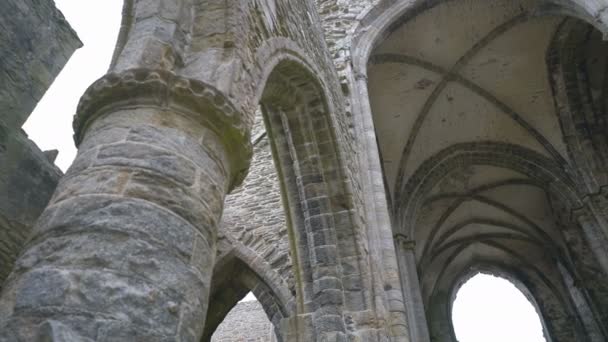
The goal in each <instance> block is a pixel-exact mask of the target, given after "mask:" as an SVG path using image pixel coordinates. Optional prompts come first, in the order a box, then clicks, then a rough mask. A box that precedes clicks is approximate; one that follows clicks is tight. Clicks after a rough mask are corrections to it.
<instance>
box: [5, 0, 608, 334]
mask: <svg viewBox="0 0 608 342" xmlns="http://www.w3.org/2000/svg"><path fill="white" fill-rule="evenodd" d="M11 4H12V3H11ZM606 8H608V1H606V0H596V1H582V0H546V1H534V0H517V1H507V0H493V1H483V0H454V1H441V0H402V1H395V0H316V1H312V0H303V1H291V0H248V1H224V0H211V1H198V0H196V1H190V0H177V1H170V2H167V1H162V0H146V1H135V0H127V1H125V7H124V13H123V14H124V16H123V27H122V30H121V34H120V36H119V39H118V43H117V47H116V51H115V55H114V60H113V62H112V66H111V68H110V71H109V72H108V74H107V75H105V76H104V77H102V78H101V79H100V80H98V81H97V82H95V83H94V84H93V85H92V86H91V87H90V88H89V89H88V90H87V92H86V93H85V94H84V95H83V97H82V100H81V103H80V105H79V108H78V113H77V116H76V119H75V122H74V128H75V138H76V142H77V144H78V145H79V154H78V157H77V159H76V160H75V161H74V164H73V165H72V167H71V168H70V169H69V170H68V172H67V173H66V175H65V176H63V178H62V179H61V181H60V183H59V185H58V186H57V188H56V190H55V192H54V195H53V197H52V199H51V201H50V204H49V205H48V206H47V207H46V209H45V210H44V212H43V213H42V214H41V215H40V217H39V218H38V220H37V223H36V224H35V229H34V231H33V234H32V235H31V239H30V240H29V243H28V244H27V245H26V246H25V247H24V248H20V247H18V246H17V245H16V244H15V243H13V242H10V243H8V244H5V245H6V246H9V247H10V248H11V250H13V251H15V253H16V252H18V253H19V254H20V257H19V258H18V260H17V261H16V262H15V264H14V271H13V273H12V274H11V275H10V276H9V277H8V280H7V282H6V285H5V288H4V289H3V293H2V296H1V297H0V340H2V341H4V340H6V341H17V340H28V341H30V340H31V341H45V340H52V341H55V340H57V341H58V340H74V341H81V340H96V341H122V340H125V341H169V340H171V341H175V340H178V341H199V340H201V338H202V339H203V340H210V339H212V338H211V336H212V335H213V334H214V333H215V335H213V336H214V337H213V339H214V341H215V340H218V341H228V340H230V341H232V340H236V341H238V340H239V339H243V340H256V339H257V340H263V339H264V338H265V337H264V336H269V335H270V334H271V333H272V332H274V338H276V340H277V341H289V342H292V341H293V342H296V341H298V342H301V341H319V342H321V341H365V342H380V341H416V342H418V341H420V342H426V341H442V342H443V341H445V342H453V341H454V339H455V335H454V331H453V327H452V325H451V319H450V317H449V315H450V312H448V308H449V307H450V305H451V303H452V301H453V299H454V294H455V293H456V291H457V289H458V287H459V286H460V285H461V284H462V283H463V282H464V281H466V279H468V277H470V276H471V275H472V274H473V273H475V272H478V271H482V272H489V273H493V274H498V275H501V276H503V277H505V278H508V279H510V280H512V281H513V282H514V283H515V284H516V285H517V286H518V287H519V288H520V289H522V291H523V292H524V293H525V294H526V296H527V297H528V298H529V299H530V301H531V302H533V303H534V304H535V306H536V308H537V309H538V312H539V313H540V315H541V318H542V321H543V326H544V329H545V334H546V336H548V337H549V338H550V339H551V340H552V341H556V342H561V341H592V342H602V341H604V340H606V339H607V338H608V326H607V325H606V322H608V316H606V315H607V313H608V311H607V309H606V308H608V285H607V284H608V249H607V248H606V246H608V200H607V198H608V196H607V191H606V189H607V188H608V184H607V181H608V174H607V172H606V170H608V164H607V163H606V161H607V160H608V158H607V156H608V145H607V144H606V132H607V130H606V123H607V122H608V121H607V120H606V113H605V111H606V106H605V103H604V102H605V98H607V94H606V92H607V91H608V90H607V89H608V88H607V87H606V86H605V85H606V84H607V82H606V80H605V78H606V77H605V75H606V72H605V71H606V69H607V68H608V67H607V65H608V64H607V63H606V61H607V60H608V48H607V46H608V45H606V43H605V42H603V40H602V37H605V36H606V34H607V33H608V25H607V21H606V20H607V19H608V12H607V11H605V9H606ZM10 22H12V21H9V23H10ZM8 29H9V30H12V31H11V32H15V30H17V31H18V28H10V27H9V28H8ZM7 36H11V35H10V34H8V35H7ZM36 46H38V45H36ZM40 46H45V45H44V44H40ZM33 53H34V55H35V54H42V55H44V54H43V53H42V52H36V51H34V52H33ZM8 69H9V72H11V71H12V70H11V67H10V66H9V67H8ZM28 70H34V71H35V70H36V69H35V68H34V67H30V69H28ZM8 89H17V88H11V87H8ZM22 145H23V146H30V145H27V144H25V143H22ZM20 146H21V145H20ZM32 155H36V156H39V158H38V157H36V158H37V159H36V162H37V163H42V164H44V163H46V164H50V163H49V161H48V159H47V157H49V158H50V159H52V153H48V154H47V155H45V154H42V153H38V154H36V153H33V154H32ZM22 168H23V167H22ZM4 174H8V172H4ZM33 174H34V175H36V174H37V173H36V172H34V173H33ZM30 178H31V177H30ZM45 184H46V183H45ZM49 184H50V183H49ZM52 188H53V187H52V186H50V187H46V188H44V189H45V190H48V191H50V190H51V189H52ZM42 202H43V201H41V202H36V207H41V206H43V205H44V204H42ZM2 203H5V204H6V203H10V201H8V200H6V201H4V202H2V201H0V204H2ZM14 206H15V207H18V209H19V210H22V211H24V212H28V210H30V209H31V207H33V206H31V205H30V204H29V203H28V202H27V201H25V202H24V201H21V202H17V204H15V205H14ZM38 213H39V211H31V215H30V216H28V220H29V221H28V222H30V223H29V224H31V222H33V221H34V220H35V219H36V217H37V216H38ZM28 215H29V214H28ZM2 246H4V245H2ZM0 250H1V249H0ZM7 260H8V259H7ZM7 262H8V261H7ZM249 291H252V292H253V293H254V294H255V295H256V297H257V298H258V299H259V300H260V303H259V304H255V306H256V308H255V310H254V311H253V312H255V314H251V312H252V311H250V310H249V309H251V308H249V306H251V305H254V304H237V303H238V301H239V300H240V299H241V298H243V296H245V294H246V293H248V292H249ZM235 305H236V308H235V310H234V311H233V312H232V313H229V311H230V310H231V309H232V308H233V307H235ZM260 308H261V309H263V310H260ZM222 320H226V322H225V324H220V323H221V322H222ZM243 334H244V335H243Z"/></svg>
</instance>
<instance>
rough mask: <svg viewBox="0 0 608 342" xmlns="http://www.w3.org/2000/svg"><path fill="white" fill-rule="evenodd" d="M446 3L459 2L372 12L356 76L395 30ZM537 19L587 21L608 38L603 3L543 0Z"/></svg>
mask: <svg viewBox="0 0 608 342" xmlns="http://www.w3.org/2000/svg"><path fill="white" fill-rule="evenodd" d="M446 1H456V0H416V1H390V0H383V1H381V2H380V3H379V4H377V5H376V6H375V7H372V8H370V9H369V10H368V11H367V13H366V14H365V16H364V17H363V18H362V19H361V20H360V24H359V25H358V27H357V28H356V29H355V33H354V34H353V44H352V46H353V47H352V51H353V53H352V56H353V67H354V69H355V72H356V73H360V74H363V75H366V70H367V66H366V65H367V63H368V60H369V58H370V56H371V53H372V50H373V49H374V47H375V46H376V45H377V44H378V43H379V42H381V41H382V40H383V39H385V38H386V37H387V36H388V35H389V34H390V33H391V32H392V31H393V30H394V29H395V28H397V27H399V26H400V25H402V24H403V23H404V22H406V21H408V20H410V19H412V18H413V17H415V16H416V15H418V14H420V13H421V12H423V11H425V10H427V9H430V8H432V7H434V6H437V5H439V4H441V3H444V2H446ZM539 4H540V5H541V6H539V8H538V12H537V15H566V16H571V17H575V18H579V19H581V20H584V21H586V22H588V23H590V24H591V25H594V26H595V27H596V29H597V30H599V31H600V32H602V33H604V34H608V20H607V18H606V14H605V13H603V12H604V11H603V7H602V6H601V4H600V2H598V1H594V2H589V1H584V0H540V1H539Z"/></svg>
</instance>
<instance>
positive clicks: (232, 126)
mask: <svg viewBox="0 0 608 342" xmlns="http://www.w3.org/2000/svg"><path fill="white" fill-rule="evenodd" d="M138 107H139V108H141V107H155V108H166V109H170V110H171V111H175V112H178V113H181V114H185V115H187V116H188V117H190V118H191V119H194V120H196V121H198V122H200V123H201V124H202V125H204V126H205V127H208V128H209V129H211V130H212V131H214V132H216V133H217V134H218V135H219V136H220V137H221V139H222V142H223V143H224V146H225V148H226V150H227V152H228V156H230V166H231V182H230V188H231V189H232V188H234V187H236V186H238V185H239V184H240V183H241V182H242V181H243V179H244V177H245V175H246V172H247V169H248V168H249V161H250V159H251V155H252V148H251V139H250V127H249V126H250V125H249V123H248V121H247V118H246V115H245V114H243V113H241V112H240V111H239V110H237V109H236V107H235V106H234V105H233V104H232V103H231V102H230V100H228V98H226V96H224V94H222V93H221V92H220V91H219V90H217V89H216V88H215V87H213V86H211V85H209V84H206V83H204V82H201V81H197V80H192V79H188V78H185V77H182V76H179V75H176V74H174V73H172V72H170V71H165V70H150V69H130V70H126V71H123V72H120V73H108V74H106V75H105V76H103V77H102V78H100V79H99V80H97V81H96V82H95V83H93V84H92V85H91V86H90V87H89V88H88V89H87V91H86V92H85V93H84V95H83V96H82V98H81V99H80V103H79V104H78V109H77V113H76V115H75V117H74V122H73V127H74V132H75V133H74V140H75V142H76V145H79V144H80V142H81V141H82V139H83V137H84V134H85V132H86V130H87V128H88V127H89V126H90V125H91V123H92V122H93V121H95V119H97V118H98V117H100V116H102V115H103V114H105V113H109V112H112V111H115V110H117V109H119V108H138Z"/></svg>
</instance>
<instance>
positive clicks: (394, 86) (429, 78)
mask: <svg viewBox="0 0 608 342" xmlns="http://www.w3.org/2000/svg"><path fill="white" fill-rule="evenodd" d="M594 6H595V5H591V4H589V3H587V2H585V3H582V2H574V1H572V2H567V1H557V2H550V1H475V0H458V1H457V0H454V1H417V2H416V1H414V2H396V3H388V2H387V3H381V4H380V5H378V6H377V8H375V9H373V10H371V11H370V12H369V13H368V14H367V16H366V17H365V18H363V19H362V20H361V27H360V30H359V31H358V33H356V34H355V38H354V41H355V47H354V48H353V53H352V55H353V67H354V69H355V70H354V71H355V77H357V80H356V81H357V88H358V89H357V92H358V93H361V94H366V95H367V93H369V97H370V106H369V107H367V106H366V104H365V103H363V104H362V105H361V113H360V115H363V118H362V120H364V121H365V120H369V118H366V116H368V115H369V116H370V117H372V118H373V124H369V125H366V126H367V129H368V130H374V131H375V132H374V133H375V137H376V139H377V144H378V150H379V152H380V159H381V163H382V165H381V170H382V176H383V177H384V185H385V187H386V191H387V193H388V195H387V197H388V198H387V199H388V203H389V205H390V207H391V208H390V210H391V211H392V213H391V216H392V219H393V225H394V226H393V229H394V232H395V234H396V245H397V249H398V251H399V252H398V254H399V261H400V269H401V272H402V287H403V288H404V294H405V297H406V301H407V302H410V303H414V304H413V305H409V306H408V318H409V320H410V326H412V329H411V332H412V334H411V335H410V336H411V338H412V339H414V340H422V341H425V340H428V339H429V337H428V336H425V331H426V330H427V328H426V326H427V324H426V322H425V320H424V316H425V315H424V309H427V310H429V303H430V302H429V301H428V298H430V297H429V296H431V295H430V293H434V288H435V285H432V284H434V283H437V282H439V283H441V282H443V281H444V280H442V279H441V277H440V278H439V279H437V278H433V277H434V276H429V267H430V269H435V270H436V271H437V274H446V272H447V273H450V272H452V271H453V272H456V273H458V272H457V271H456V268H458V267H456V268H452V266H450V265H451V263H452V262H457V261H455V260H454V258H456V256H457V255H458V253H461V252H464V253H465V254H466V253H469V254H474V255H476V252H475V251H479V254H480V255H477V257H478V258H479V259H482V260H484V261H486V262H496V263H499V264H500V265H503V266H504V267H507V268H509V269H511V267H512V266H513V265H509V263H503V262H505V260H507V259H509V258H510V257H507V255H508V254H511V250H512V249H513V248H511V247H507V246H506V245H505V244H504V241H507V240H508V241H511V242H509V243H507V245H508V244H511V243H512V244H513V246H515V245H518V247H515V249H516V250H517V249H522V248H523V249H526V248H524V247H522V246H523V245H526V244H528V245H529V250H530V251H531V252H530V253H532V254H533V253H541V254H542V253H546V254H547V255H554V256H555V258H556V259H555V260H547V261H548V263H547V264H546V267H545V266H543V267H542V268H543V270H539V271H536V273H537V274H538V275H539V276H541V275H542V274H543V273H546V276H547V277H548V278H550V279H545V280H538V281H537V280H535V282H536V283H538V284H541V283H545V284H548V285H546V286H548V288H553V289H552V290H550V291H549V290H547V291H544V292H545V293H546V295H543V296H545V297H546V298H549V297H552V298H554V300H556V301H557V302H561V304H556V305H557V306H561V307H562V309H556V310H554V311H555V312H559V311H561V312H562V313H563V314H562V320H563V317H566V316H568V315H574V316H577V317H578V319H579V323H577V324H578V327H577V328H574V330H573V331H571V332H565V331H558V332H557V333H556V334H555V335H556V336H557V335H560V334H562V333H563V334H564V335H563V336H561V337H556V340H560V339H562V340H568V338H575V336H579V337H580V338H582V337H581V336H585V338H590V339H595V340H598V341H600V340H602V338H604V337H605V334H606V330H605V329H606V328H605V327H603V326H602V322H603V321H605V320H604V319H603V315H604V314H603V313H602V312H603V311H602V308H601V306H602V304H599V306H598V304H597V303H602V300H601V299H599V298H601V297H605V296H604V295H602V293H604V290H597V289H595V288H594V286H580V285H579V284H581V283H580V282H578V281H576V280H575V279H577V278H579V277H580V279H581V280H582V279H583V278H586V279H589V283H593V284H599V283H602V282H601V280H600V279H605V277H606V275H605V273H603V271H601V268H602V265H603V255H604V254H605V253H604V252H603V251H602V250H601V248H602V247H599V245H602V244H601V243H598V244H597V245H596V243H595V242H594V241H593V240H594V236H597V235H598V234H599V233H600V232H601V227H602V225H601V224H602V223H601V222H602V220H603V215H604V214H603V209H600V208H602V206H601V205H596V206H595V207H591V208H589V206H588V205H587V204H585V201H587V199H586V194H585V191H584V190H583V189H584V187H585V181H584V180H583V179H582V178H580V177H579V176H578V172H579V171H578V166H577V162H576V161H575V159H576V158H583V159H584V158H590V160H593V158H599V160H602V158H603V153H604V152H599V151H593V152H589V153H586V154H583V153H580V154H579V155H578V156H574V157H573V154H572V153H571V152H570V151H571V150H572V147H571V143H570V142H567V141H565V140H567V139H564V136H565V135H566V134H567V133H565V132H563V131H562V124H563V119H561V117H560V115H562V116H563V115H564V114H560V113H559V111H560V109H559V108H561V107H563V106H560V105H559V103H558V110H556V108H555V103H554V94H555V92H554V88H555V83H554V82H555V77H554V75H555V72H556V71H557V75H558V81H559V80H560V79H559V75H560V72H562V73H566V72H565V71H564V70H565V69H564V68H563V67H562V69H560V67H552V68H551V69H549V68H547V66H548V62H547V60H548V59H549V65H553V64H550V62H551V61H554V62H555V61H556V60H558V59H560V58H558V57H552V56H556V55H557V54H556V53H551V51H552V46H555V45H556V44H557V45H559V44H562V45H564V46H566V44H565V43H564V40H567V39H566V38H564V39H561V40H560V38H559V37H560V34H559V30H560V29H563V27H564V26H566V27H568V25H569V24H567V23H566V24H564V22H567V21H574V22H577V23H579V26H581V25H582V27H584V29H583V32H595V33H594V36H593V37H595V38H594V39H591V40H583V43H580V44H579V47H578V48H577V50H576V52H573V51H566V50H560V51H562V54H561V55H560V56H561V60H562V61H568V60H569V58H570V59H571V57H572V56H580V55H581V54H583V53H582V52H581V51H582V50H584V49H585V48H586V49H587V51H591V50H593V48H594V47H598V46H600V45H601V44H600V43H598V42H599V38H598V37H599V31H594V30H593V28H592V27H591V26H589V25H586V24H581V21H580V20H579V19H572V17H576V18H584V19H589V18H591V17H594V16H595V14H597V13H598V11H599V10H600V9H601V8H599V7H597V6H596V7H597V8H596V7H594ZM585 13H587V14H585ZM589 13H594V15H589ZM568 16H571V17H568ZM471 18H475V20H471ZM593 24H594V25H595V27H597V28H599V29H602V30H603V29H604V28H605V24H604V22H603V21H602V19H599V20H598V21H594V22H593ZM574 26H576V25H574ZM568 30H570V29H567V31H568ZM585 30H586V31H585ZM556 32H558V34H556ZM568 32H569V31H568ZM575 34H576V33H574V34H573V35H575ZM564 35H565V36H567V34H561V36H564ZM555 37H558V38H555ZM569 37H570V38H569V39H571V40H572V39H576V37H575V38H572V35H571V36H569ZM554 39H557V40H558V41H559V43H555V42H554ZM571 40H570V41H571ZM591 41H593V42H591ZM585 44H586V45H585ZM592 44H594V45H593V47H592V46H591V45H592ZM583 45H584V47H583ZM567 46H568V47H570V46H572V44H568V45H567ZM553 50H555V49H554V48H553ZM548 51H549V52H548ZM548 54H549V57H547V55H548ZM591 55H593V53H591ZM595 55H597V56H603V55H602V54H601V53H599V54H595ZM599 59H601V57H600V58H599ZM554 64H555V63H554ZM566 64H568V67H569V68H570V69H572V68H576V67H575V65H576V63H574V64H569V63H566ZM579 64H580V63H579ZM602 68H603V64H602V65H600V66H598V67H596V69H597V70H604V69H602ZM570 69H568V70H570ZM569 74H571V73H569ZM579 74H580V73H579ZM366 77H367V78H366ZM552 77H553V79H552ZM577 82H578V83H579V84H581V83H584V82H582V78H581V77H579V79H578V81H577ZM598 82H599V83H601V80H600V79H599V77H598V79H597V80H595V84H597V83H598ZM570 83H573V82H570ZM574 83H576V82H574ZM561 88H564V87H563V86H562V87H561ZM561 88H560V89H561ZM596 88H597V86H596ZM600 88H601V87H600ZM560 89H558V91H559V90H560ZM581 89H582V90H580V89H578V90H576V91H577V92H578V93H575V94H574V95H573V96H574V97H576V96H578V94H580V93H581V92H585V91H586V89H585V88H584V87H582V88H581ZM564 95H567V94H564ZM598 96H600V95H597V94H596V97H598ZM571 97H572V96H571ZM562 98H563V99H566V98H567V96H563V97H562ZM581 98H584V97H582V96H581ZM364 101H365V100H363V102H364ZM566 101H567V100H566ZM570 101H572V100H570ZM596 102H598V101H597V100H596ZM598 103H599V102H598ZM574 108H576V106H574ZM574 112H576V110H574ZM558 114H560V115H558ZM565 115H566V116H568V113H565ZM587 117H592V116H590V115H587ZM596 117H597V118H598V119H593V120H596V121H597V120H599V118H601V116H600V115H597V116H596ZM579 121H580V120H579ZM593 122H595V121H593ZM602 123H603V121H602ZM600 130H601V129H600ZM367 133H368V134H370V132H367ZM600 136H601V138H600ZM586 137H587V136H586V135H582V136H579V137H577V138H573V139H578V140H577V141H579V143H580V142H581V141H582V142H583V143H582V144H584V143H585V141H586V142H587V145H586V146H603V145H602V144H599V143H595V144H591V143H590V142H591V141H592V139H591V138H586ZM604 138H605V135H603V136H602V135H601V133H599V135H597V136H595V137H594V138H593V139H596V140H597V141H600V140H601V139H604ZM585 139H587V140H585ZM601 141H603V140H601ZM368 144H369V145H371V146H373V145H375V144H376V142H375V141H373V142H368ZM456 151H461V153H462V154H461V156H460V157H455V155H456V154H458V153H460V152H456ZM442 153H446V154H450V153H454V158H452V159H451V160H449V161H448V159H450V158H447V159H445V160H443V161H442V160H441V159H442V158H443V157H445V155H444V156H442ZM593 153H594V154H593ZM498 155H500V157H497V156H498ZM532 160H534V162H532ZM584 163H586V164H585V165H591V164H593V165H596V167H599V168H601V167H600V166H599V165H600V164H599V163H597V162H593V161H592V162H589V161H585V162H584ZM516 165H518V166H516ZM432 174H436V175H437V174H443V175H444V176H445V177H446V178H443V176H441V177H439V178H435V179H434V180H431V179H430V178H428V177H431V178H432V176H430V175H432ZM449 174H451V176H448V175H449ZM543 174H544V175H543ZM598 175H599V176H600V177H602V175H601V174H598V173H597V172H596V175H594V177H596V178H597V177H598ZM587 178H590V177H587ZM423 188H425V189H426V190H421V189H423ZM418 191H422V192H420V193H426V194H425V195H423V196H422V197H417V196H418V195H417V193H418ZM518 192H520V194H519V195H517V193H518ZM420 193H418V194H420ZM509 193H511V195H509ZM518 196H521V200H519V201H518V200H517V198H518ZM509 197H512V198H511V199H508V198H509ZM599 197H602V195H599V194H598V196H597V197H596V198H598V199H597V202H601V199H599ZM523 203H528V205H527V207H528V208H534V213H532V212H525V210H524V212H522V211H521V210H520V209H523V208H520V209H518V208H517V207H518V206H521V205H523ZM525 206H526V205H524V207H525ZM464 207H466V208H469V210H468V211H469V213H468V214H467V215H468V216H467V215H464V213H461V211H463V209H462V208H464ZM439 208H442V209H439ZM526 210H528V209H526ZM464 211H466V210H464ZM590 211H591V212H594V213H595V214H590V213H589V212H590ZM541 212H544V213H545V214H539V213H541ZM476 213H484V214H481V215H480V214H476ZM490 213H492V214H490ZM584 213H586V214H584ZM486 214H488V215H486ZM543 215H544V216H545V217H546V219H547V220H546V223H539V222H535V220H537V219H540V216H543ZM486 216H488V217H486ZM582 217H584V218H582ZM531 218H534V219H531ZM542 220H543V219H541V221H542ZM594 220H595V221H594ZM424 222H426V223H424ZM523 226H528V228H524V227H523ZM442 227H443V228H442ZM475 227H476V228H475ZM566 227H568V228H566ZM530 228H531V229H532V230H529V229H530ZM442 231H443V233H441V232H442ZM444 233H445V234H447V235H443V234H444ZM594 234H595V235H594ZM574 236H576V237H574ZM503 240H504V241H503ZM501 241H502V242H501ZM515 241H518V242H515ZM573 241H576V243H574V242H573ZM479 243H481V244H482V245H483V247H478V249H475V247H471V246H472V245H475V244H479ZM582 245H585V247H581V246H582ZM457 246H460V247H457ZM590 247H591V248H590ZM435 248H438V249H435ZM459 248H460V249H459ZM433 250H435V252H432V251H433ZM490 250H494V252H491V251H490ZM499 250H500V251H499ZM457 251H458V253H457ZM532 251H534V252H532ZM542 251H544V252H542ZM555 251H558V252H557V253H556V252H555ZM589 251H594V252H593V253H592V254H594V255H589ZM493 253H494V255H493ZM501 253H503V254H504V255H503V256H501V257H497V255H498V254H501ZM441 255H443V257H442V256H441ZM558 255H561V256H558ZM490 256H491V257H490ZM442 258H444V259H443V260H440V259H442ZM518 258H519V259H520V262H521V261H523V260H521V258H520V257H516V259H518ZM431 260H433V261H431ZM591 260H593V261H591ZM470 262H472V263H474V262H475V258H473V259H472V260H471V261H470ZM581 262H583V263H586V262H588V264H587V265H586V266H585V265H581V264H580V263H581ZM575 263H576V265H575ZM464 264H467V263H464ZM431 265H432V266H431ZM513 269H514V270H515V272H516V273H517V274H519V275H522V276H523V273H525V272H524V271H523V270H524V269H528V270H529V269H531V268H530V267H528V266H525V265H523V264H520V265H517V266H516V267H514V268H513ZM413 270H417V272H415V271H413ZM450 270H451V271H450ZM586 270H587V271H586ZM433 272H434V271H431V272H430V273H433ZM518 272H519V273H518ZM585 274H587V275H585ZM435 276H436V275H435ZM543 276H544V275H543ZM543 276H541V278H542V277H543ZM429 277H430V278H429ZM596 277H597V278H596ZM419 278H420V279H419ZM447 278H451V277H450V276H448V277H447ZM452 281H453V279H452V280H448V281H447V282H446V283H445V284H448V283H450V282H452ZM445 284H444V285H445ZM554 284H559V285H554ZM446 286H448V285H446ZM449 286H451V285H449ZM542 286H545V285H542ZM542 286H541V285H538V286H537V287H542ZM541 292H542V291H541ZM446 298H447V297H446ZM446 301H447V299H444V300H441V302H442V303H445V302H446ZM539 302H542V303H543V304H542V305H541V307H542V306H543V305H545V304H546V303H548V301H547V300H546V299H542V300H540V301H539ZM579 303H586V304H584V305H582V306H581V305H579ZM575 308H576V309H575ZM581 308H582V309H581ZM551 311H552V310H549V309H547V310H545V312H551ZM426 314H427V315H426V317H427V318H429V319H431V320H436V318H434V317H435V316H434V315H433V314H431V313H429V312H428V311H427V312H426ZM555 319H558V318H555ZM551 320H552V319H549V320H548V321H551ZM556 322H557V323H553V326H554V327H559V326H560V324H559V319H558V320H557V321H556ZM434 323H436V322H432V321H429V325H430V326H431V332H432V333H433V334H434V336H436V337H437V336H443V337H441V338H449V337H448V336H449V334H444V335H441V334H440V335H437V334H436V330H434V329H433V328H432V327H433V324H434ZM439 324H441V323H439ZM549 325H551V324H549ZM557 330H560V329H559V328H557ZM575 330H576V331H575Z"/></svg>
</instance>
